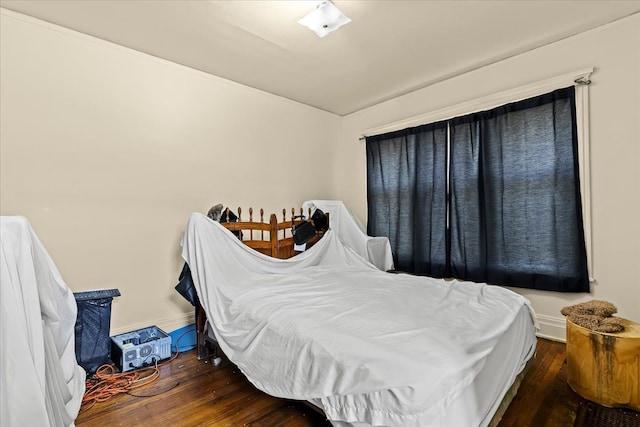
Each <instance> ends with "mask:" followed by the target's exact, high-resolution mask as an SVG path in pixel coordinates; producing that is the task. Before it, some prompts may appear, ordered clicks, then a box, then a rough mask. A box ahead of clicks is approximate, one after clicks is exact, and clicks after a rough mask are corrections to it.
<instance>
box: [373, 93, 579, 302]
mask: <svg viewBox="0 0 640 427" xmlns="http://www.w3.org/2000/svg"><path fill="white" fill-rule="evenodd" d="M577 135H578V133H577V124H576V103H575V89H574V87H573V86H571V87H568V88H565V89H559V90H556V91H553V92H551V93H547V94H544V95H540V96H536V97H534V98H529V99H525V100H523V101H518V102H514V103H510V104H506V105H502V106H500V107H497V108H493V109H491V110H487V111H482V112H477V113H473V114H469V115H466V116H461V117H455V118H453V119H449V120H446V121H441V122H437V123H433V124H429V125H423V126H419V127H415V128H408V129H405V130H402V131H396V132H391V133H387V134H382V135H377V136H373V137H368V138H367V139H366V141H367V189H368V209H369V211H368V213H369V221H368V232H369V234H371V235H383V236H387V237H389V239H390V241H391V244H392V248H393V250H394V257H395V258H396V260H395V261H396V266H397V268H398V269H399V270H403V271H408V272H413V273H416V274H425V275H429V276H433V277H456V278H460V279H464V280H472V281H476V282H488V283H492V284H499V285H508V286H516V287H527V288H533V289H542V290H554V291H563V292H588V290H589V277H588V272H587V254H586V249H585V243H584V242H585V237H584V230H583V218H582V205H581V194H580V179H579V165H578V137H577Z"/></svg>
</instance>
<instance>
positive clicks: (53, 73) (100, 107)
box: [0, 9, 340, 333]
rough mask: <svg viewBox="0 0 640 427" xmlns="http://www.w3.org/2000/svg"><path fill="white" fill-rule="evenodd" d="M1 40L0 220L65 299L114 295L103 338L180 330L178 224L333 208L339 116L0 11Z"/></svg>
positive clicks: (186, 314) (185, 316)
mask: <svg viewBox="0 0 640 427" xmlns="http://www.w3.org/2000/svg"><path fill="white" fill-rule="evenodd" d="M0 29H1V34H0V42H1V45H0V55H1V57H0V67H1V68H0V94H1V95H0V96H1V97H0V114H1V115H0V123H1V126H0V142H1V143H0V162H1V163H0V190H1V191H0V213H1V214H2V215H24V216H25V217H27V218H28V219H29V221H30V222H31V224H32V226H33V227H34V229H35V231H36V233H37V234H38V236H39V237H40V239H41V240H42V242H43V244H44V246H45V247H46V248H47V250H48V251H49V253H50V254H51V256H52V258H53V260H54V262H55V263H56V265H57V266H58V268H59V270H60V272H61V274H62V276H63V277H64V279H65V281H66V282H67V284H68V285H69V286H70V287H71V288H72V289H73V290H74V291H81V290H88V289H95V288H118V289H120V291H121V292H122V296H121V297H119V298H116V299H115V300H114V303H113V310H112V317H111V319H112V333H119V332H125V331H128V330H132V329H135V328H138V327H144V326H149V325H151V324H155V325H158V326H160V327H161V328H165V329H167V330H172V329H175V328H177V327H181V326H184V325H186V324H188V323H190V321H191V317H192V308H191V306H190V305H189V304H188V303H187V302H186V301H184V300H183V299H182V298H181V297H180V296H179V295H178V294H177V293H176V292H175V291H174V289H173V287H174V286H175V284H176V281H177V275H178V273H179V272H180V269H181V267H182V261H181V258H180V245H179V243H180V238H181V236H182V232H183V230H184V227H185V225H186V221H187V220H188V217H189V214H190V213H191V212H193V211H197V212H204V213H206V211H207V210H208V209H209V207H210V206H212V205H213V204H216V203H219V202H220V203H224V204H225V205H227V206H231V207H232V208H235V207H237V206H243V208H248V206H247V205H246V204H247V203H253V204H254V205H253V207H254V208H256V209H257V208H260V207H263V208H265V210H266V212H269V213H270V212H276V211H278V210H281V209H282V208H283V207H294V206H300V204H301V203H302V202H303V201H304V200H307V199H310V198H330V197H331V196H332V188H331V186H332V182H331V180H327V179H325V178H324V177H325V176H326V175H327V173H328V172H327V170H326V169H325V167H324V166H325V165H329V164H330V163H331V161H332V157H331V152H330V151H329V150H327V151H323V150H319V149H318V148H317V147H323V146H324V145H325V144H327V141H332V140H335V139H336V138H337V135H338V132H339V125H340V118H339V117H338V116H334V115H331V114H328V113H325V112H322V111H320V110H317V109H313V108H310V107H307V106H304V105H302V104H298V103H295V102H292V101H289V100H286V99H284V98H279V97H276V96H273V95H270V94H267V93H264V92H260V91H257V90H254V89H251V88H248V87H245V86H242V85H239V84H235V83H232V82H229V81H227V80H224V79H220V78H216V77H212V76H210V75H207V74H204V73H200V72H198V71H194V70H192V69H189V68H186V67H182V66H179V65H176V64H173V63H170V62H167V61H163V60H159V59H157V58H154V57H151V56H149V55H145V54H142V53H139V52H136V51H133V50H130V49H126V48H122V47H119V46H116V45H113V44H110V43H107V42H104V41H101V40H98V39H95V38H92V37H89V36H86V35H82V34H79V33H76V32H73V31H70V30H66V29H63V28H61V27H57V26H54V25H50V24H47V23H44V22H42V21H39V20H36V19H31V18H28V17H26V16H23V15H20V14H16V13H13V12H11V11H7V10H4V9H2V10H1V24H0ZM311 156H313V158H314V161H313V162H311V163H309V164H306V165H305V166H304V168H301V169H300V170H296V169H295V167H294V166H293V164H294V163H296V162H297V160H299V159H305V158H307V157H311Z"/></svg>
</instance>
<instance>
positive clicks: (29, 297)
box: [0, 216, 86, 426]
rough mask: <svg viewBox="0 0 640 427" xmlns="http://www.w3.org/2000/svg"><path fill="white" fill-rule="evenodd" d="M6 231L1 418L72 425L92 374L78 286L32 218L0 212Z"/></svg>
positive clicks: (1, 282)
mask: <svg viewBox="0 0 640 427" xmlns="http://www.w3.org/2000/svg"><path fill="white" fill-rule="evenodd" d="M0 236H1V237H0V396H2V399H0V425H2V426H70V425H73V424H74V421H75V419H76V417H77V415H78V412H79V410H80V404H81V401H82V396H83V394H84V391H85V375H86V374H85V371H84V370H83V369H82V368H81V367H80V366H79V365H78V364H77V362H76V356H75V347H74V325H75V321H76V310H77V308H76V302H75V299H74V297H73V293H72V292H71V290H70V289H69V288H68V287H67V285H66V284H65V283H64V281H63V280H62V277H61V276H60V273H59V272H58V270H57V268H56V266H55V264H54V263H53V260H52V259H51V257H50V256H49V254H48V253H47V251H46V250H45V248H44V246H42V244H41V243H40V241H39V240H38V237H37V236H36V234H35V232H34V231H33V229H32V228H31V225H30V224H29V222H28V221H27V219H26V218H24V217H21V216H2V217H0Z"/></svg>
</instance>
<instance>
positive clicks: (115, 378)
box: [80, 328, 195, 412]
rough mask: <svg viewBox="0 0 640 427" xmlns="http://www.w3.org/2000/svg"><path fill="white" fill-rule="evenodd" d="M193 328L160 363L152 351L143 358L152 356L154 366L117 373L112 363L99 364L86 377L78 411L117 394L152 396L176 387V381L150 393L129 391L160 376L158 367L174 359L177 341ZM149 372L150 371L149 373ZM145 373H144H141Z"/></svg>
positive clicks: (86, 409) (176, 355) (87, 408)
mask: <svg viewBox="0 0 640 427" xmlns="http://www.w3.org/2000/svg"><path fill="white" fill-rule="evenodd" d="M194 330H195V328H192V329H189V330H187V331H185V332H183V333H182V334H180V336H179V337H178V338H177V339H176V352H175V353H174V354H173V355H172V356H171V357H170V358H169V359H166V360H164V361H162V362H161V363H158V358H159V355H158V354H156V353H154V354H150V355H149V356H147V357H146V358H145V359H144V362H146V361H148V360H149V359H151V358H153V360H152V363H154V366H148V367H144V368H138V369H134V370H132V371H128V372H122V373H118V372H116V368H115V365H114V364H105V365H102V366H100V367H99V368H98V369H97V370H96V373H95V374H94V375H92V376H90V377H88V378H87V379H86V382H85V393H84V396H83V397H82V406H81V409H80V412H85V411H88V410H89V409H91V408H93V406H94V405H95V404H96V403H97V402H105V401H107V400H109V399H110V398H112V397H113V396H116V395H118V394H122V393H127V394H129V395H131V396H133V397H153V396H158V395H160V394H162V393H166V392H167V391H169V390H171V389H173V388H175V387H177V386H178V385H179V384H180V383H179V382H178V383H176V384H174V385H173V386H171V387H170V388H168V389H167V390H163V391H161V392H159V393H156V394H151V395H136V394H131V393H130V391H131V390H133V389H136V388H139V387H143V386H145V385H147V384H151V383H152V382H153V381H155V380H157V379H158V378H160V369H158V367H159V366H160V367H161V366H162V365H165V364H167V363H169V362H171V361H173V360H175V359H176V358H177V357H178V355H179V354H180V351H179V348H180V347H179V346H178V342H180V339H181V338H182V337H183V336H184V335H186V334H187V333H189V332H192V331H194ZM149 372H150V373H149ZM143 374H146V375H143Z"/></svg>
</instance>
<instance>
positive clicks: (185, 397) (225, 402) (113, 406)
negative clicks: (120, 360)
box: [76, 339, 581, 427]
mask: <svg viewBox="0 0 640 427" xmlns="http://www.w3.org/2000/svg"><path fill="white" fill-rule="evenodd" d="M564 362H565V345H564V344H562V343H558V342H554V341H549V340H544V339H538V350H537V354H536V358H535V360H534V362H533V364H532V365H531V368H530V369H529V372H528V373H527V375H526V377H525V378H524V380H523V383H522V385H521V387H520V390H519V391H518V394H517V396H516V397H515V399H514V400H513V402H512V403H511V405H510V407H509V409H508V410H507V412H506V413H505V415H504V417H503V418H502V421H501V422H500V424H499V426H500V427H516V426H517V427H527V426H531V427H571V426H573V423H574V420H575V418H576V410H577V408H578V405H579V403H580V400H581V398H580V397H579V396H578V395H577V394H575V393H574V392H573V391H572V390H571V389H570V388H569V386H568V385H567V382H566V367H565V363H564ZM160 369H161V376H160V378H159V379H158V380H157V381H155V382H153V383H151V384H149V385H147V386H144V387H140V388H137V389H135V390H134V391H132V392H131V394H120V395H118V396H115V397H112V398H111V399H109V400H108V401H106V402H101V403H96V404H95V405H94V406H93V407H91V408H89V409H86V408H82V409H81V411H80V415H79V416H78V419H77V420H76V426H79V427H83V426H101V427H107V426H125V427H132V426H255V427H272V426H278V427H325V426H327V427H328V426H330V423H329V422H328V421H326V420H325V419H324V418H323V417H322V415H320V414H318V413H316V412H315V411H314V410H312V409H310V408H308V407H307V406H305V405H304V404H301V403H294V402H291V401H286V400H281V399H277V398H273V397H271V396H268V395H266V394H264V393H262V392H260V391H258V390H257V389H256V388H255V387H253V385H251V384H250V383H249V382H248V381H247V380H246V378H245V377H244V375H243V374H242V373H240V372H239V371H238V369H237V368H236V367H235V366H234V365H233V364H232V363H230V362H229V361H228V360H226V359H223V362H222V364H221V365H220V366H217V367H214V366H212V365H211V364H210V363H207V362H204V361H198V360H197V359H196V355H195V352H194V351H190V352H187V353H182V354H180V355H179V356H178V357H177V358H176V359H175V360H173V361H171V362H170V363H167V364H165V365H162V366H161V368H160ZM456 427H458V426H456ZM459 427H464V426H459Z"/></svg>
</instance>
